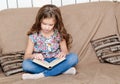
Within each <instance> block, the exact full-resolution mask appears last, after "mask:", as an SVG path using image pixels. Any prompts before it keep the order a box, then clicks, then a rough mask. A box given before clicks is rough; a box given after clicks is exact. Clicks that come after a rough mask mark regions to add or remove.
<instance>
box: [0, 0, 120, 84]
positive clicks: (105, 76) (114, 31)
mask: <svg viewBox="0 0 120 84" xmlns="http://www.w3.org/2000/svg"><path fill="white" fill-rule="evenodd" d="M38 9H39V8H17V9H7V10H2V11H0V63H1V64H0V65H1V69H0V84H42V83H43V84H120V81H119V80H120V66H119V63H117V64H114V63H110V62H108V61H107V62H106V61H100V59H102V57H101V56H103V54H102V55H100V56H98V52H97V51H98V50H101V49H110V48H111V46H110V45H107V48H106V47H101V46H99V48H98V47H97V49H98V50H97V51H96V47H95V45H96V44H94V43H95V42H96V43H97V42H100V41H101V39H106V38H107V39H110V38H111V36H113V37H114V36H117V37H115V38H117V40H118V42H117V43H118V44H115V45H117V46H119V34H120V10H119V9H120V3H119V2H110V1H102V2H90V3H80V4H74V5H67V6H62V7H60V10H61V13H62V17H63V22H64V24H65V28H66V29H67V31H68V32H69V33H70V34H71V35H72V37H73V43H72V48H71V50H70V52H74V53H76V54H78V57H79V62H78V64H77V65H76V66H75V67H76V69H77V73H76V74H75V75H65V74H61V75H58V76H53V77H46V78H41V79H36V80H22V79H21V76H22V74H23V73H24V72H23V71H22V69H21V68H22V67H20V70H21V71H18V72H16V73H14V74H10V73H9V74H8V73H7V75H6V72H5V71H4V69H5V67H4V66H3V63H2V61H3V58H4V57H5V56H6V55H7V58H8V57H10V56H15V57H14V58H17V57H16V56H18V54H19V56H21V58H20V59H21V61H19V63H18V65H19V66H21V63H22V60H23V59H22V57H23V55H24V51H25V48H26V44H27V35H26V33H27V31H28V30H29V29H30V28H31V26H32V24H33V23H34V21H35V17H36V14H37V12H38ZM109 37H110V38H109ZM107 41H108V40H107ZM112 41H113V40H112ZM112 45H113V44H112ZM97 46H98V44H97ZM108 47H109V48H108ZM112 47H114V46H112ZM117 48H118V47H117ZM115 49H116V47H115ZM113 50H114V49H113ZM103 51H105V50H103ZM106 52H107V53H108V51H106ZM113 52H114V51H113ZM116 52H117V56H119V50H118V51H115V52H114V53H116ZM114 53H112V56H116V55H115V54H114ZM16 54H17V55H16ZM105 56H108V55H104V57H105ZM98 57H101V58H98ZM104 57H103V58H104ZM18 58H19V57H18ZM8 61H9V60H7V62H8ZM11 61H12V60H11ZM13 64H14V63H13ZM6 65H7V64H6ZM3 67H4V68H3ZM9 68H10V67H9Z"/></svg>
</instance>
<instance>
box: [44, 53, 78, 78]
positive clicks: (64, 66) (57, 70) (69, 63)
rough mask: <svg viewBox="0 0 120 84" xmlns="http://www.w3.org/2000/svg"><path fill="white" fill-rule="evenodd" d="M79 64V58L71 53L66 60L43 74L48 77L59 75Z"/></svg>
mask: <svg viewBox="0 0 120 84" xmlns="http://www.w3.org/2000/svg"><path fill="white" fill-rule="evenodd" d="M77 63H78V56H77V55H76V54H73V53H70V54H68V55H67V56H66V60H65V61H63V62H61V63H60V64H58V65H56V66H55V67H53V68H52V69H48V70H45V71H44V72H43V73H44V75H45V76H46V77H47V76H55V75H59V74H61V73H63V72H65V71H66V70H68V69H69V68H71V67H73V66H75V65H76V64H77Z"/></svg>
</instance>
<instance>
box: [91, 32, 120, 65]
mask: <svg viewBox="0 0 120 84" xmlns="http://www.w3.org/2000/svg"><path fill="white" fill-rule="evenodd" d="M91 43H92V46H93V48H94V50H95V53H96V55H97V57H98V59H99V61H100V62H101V63H110V64H116V65H120V38H119V36H118V35H117V34H115V35H110V36H106V37H103V38H99V39H96V40H94V41H91Z"/></svg>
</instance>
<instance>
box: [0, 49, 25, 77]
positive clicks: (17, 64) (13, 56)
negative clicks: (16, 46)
mask: <svg viewBox="0 0 120 84" xmlns="http://www.w3.org/2000/svg"><path fill="white" fill-rule="evenodd" d="M23 55H24V52H23V51H20V52H14V53H9V54H3V55H1V56H0V65H1V68H2V70H3V72H4V74H5V75H6V76H10V75H12V74H16V73H19V72H22V71H23V69H22V61H23Z"/></svg>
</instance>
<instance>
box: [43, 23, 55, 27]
mask: <svg viewBox="0 0 120 84" xmlns="http://www.w3.org/2000/svg"><path fill="white" fill-rule="evenodd" d="M42 24H43V25H48V26H53V25H54V24H47V23H43V22H42Z"/></svg>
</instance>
